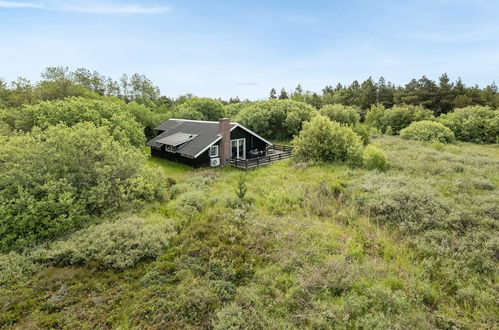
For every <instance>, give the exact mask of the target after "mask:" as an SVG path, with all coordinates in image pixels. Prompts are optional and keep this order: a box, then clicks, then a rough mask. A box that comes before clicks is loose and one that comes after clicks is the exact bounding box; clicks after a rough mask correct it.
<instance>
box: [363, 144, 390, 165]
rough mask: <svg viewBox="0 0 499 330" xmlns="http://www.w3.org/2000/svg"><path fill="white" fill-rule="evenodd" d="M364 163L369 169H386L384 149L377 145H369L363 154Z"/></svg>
mask: <svg viewBox="0 0 499 330" xmlns="http://www.w3.org/2000/svg"><path fill="white" fill-rule="evenodd" d="M362 164H363V165H364V166H365V167H366V168H367V169H368V170H380V171H384V170H386V167H387V161H386V155H385V153H384V152H383V150H381V149H379V148H377V147H375V146H372V145H370V146H367V147H366V148H365V149H364V152H363V154H362Z"/></svg>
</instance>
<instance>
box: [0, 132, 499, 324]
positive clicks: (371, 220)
mask: <svg viewBox="0 0 499 330" xmlns="http://www.w3.org/2000/svg"><path fill="white" fill-rule="evenodd" d="M373 146H376V147H377V148H382V149H383V150H384V151H385V153H386V158H387V159H388V162H389V164H390V167H389V168H387V169H386V170H385V171H366V170H365V169H363V168H350V167H347V166H345V165H341V164H338V163H334V164H327V163H321V164H320V165H313V164H306V165H300V163H295V162H293V161H289V160H286V161H282V162H278V163H275V164H273V165H270V166H268V167H264V168H260V169H258V170H255V171H251V172H248V173H247V174H246V175H245V177H244V179H242V176H241V173H240V172H239V171H238V170H236V169H231V168H224V169H222V170H216V171H214V170H201V171H196V172H190V173H187V175H185V176H184V177H178V176H177V179H176V183H174V184H173V185H172V186H170V188H168V189H167V193H166V194H167V196H168V197H167V199H168V200H167V201H165V202H155V203H152V204H150V205H149V206H148V207H147V208H145V209H144V210H143V211H141V212H139V215H137V216H136V217H124V218H121V219H118V220H115V221H113V222H109V223H107V222H106V223H103V224H101V225H96V226H92V227H90V228H88V229H83V230H81V231H79V232H77V233H75V234H73V235H70V236H68V237H67V238H62V239H60V240H57V241H55V242H53V243H50V244H48V245H47V246H42V247H40V248H39V249H38V250H34V251H33V252H28V253H24V254H19V253H17V254H16V253H10V254H4V255H3V256H2V258H1V260H2V263H3V264H2V265H3V266H2V267H3V268H2V270H4V269H5V270H6V271H5V272H3V273H5V275H3V277H2V283H10V284H9V285H7V284H5V285H4V286H3V287H1V290H2V295H1V296H2V298H1V299H2V302H3V304H2V305H0V306H3V307H1V308H2V313H0V314H1V315H2V318H0V321H1V322H2V323H1V324H2V325H16V326H20V327H26V326H31V327H33V326H42V325H43V326H45V327H104V326H111V325H112V326H121V327H146V328H147V327H166V328H172V327H174V328H187V327H190V328H206V327H208V328H212V327H213V328H217V329H222V328H227V327H230V326H234V327H242V328H269V327H273V328H279V327H280V328H320V327H324V328H348V327H354V328H357V327H359V328H361V327H363V328H486V327H491V326H492V327H493V325H494V324H495V323H496V321H497V317H496V315H497V313H496V312H497V307H496V304H495V298H496V296H495V293H494V276H495V274H497V270H498V269H497V262H496V260H495V250H496V245H497V244H496V239H495V236H496V235H495V233H496V232H497V226H496V222H497V217H498V212H497V211H498V210H497V200H498V198H499V196H498V195H497V183H498V177H497V167H498V162H499V160H498V159H497V152H496V150H495V147H494V146H477V145H471V144H460V143H458V144H451V145H445V144H435V143H426V142H418V141H406V140H403V139H400V138H398V137H384V138H381V139H375V140H374V141H373ZM370 149H373V148H372V147H371V148H370ZM164 165H165V166H166V167H165V170H166V171H167V169H168V166H170V165H169V164H168V163H167V162H165V163H164ZM291 183H292V184H291ZM241 185H243V186H244V187H245V189H243V190H245V192H244V194H242V195H243V198H244V199H247V200H248V202H247V203H243V204H239V203H233V202H232V201H234V199H239V197H238V196H239V195H241V194H239V193H238V191H239V192H240V191H241V189H240V188H238V187H240V186H241ZM192 195H198V197H196V198H195V199H196V200H197V201H198V202H199V205H201V206H200V207H199V208H196V210H195V211H193V210H194V209H191V207H192V205H193V204H192V203H191V202H190V201H191V200H193V199H192V198H191V196H192ZM186 196H190V197H186ZM198 202H196V205H198ZM186 208H187V209H189V210H190V211H188V212H186V211H185V210H186ZM137 218H138V219H137ZM128 222H129V223H128ZM130 227H132V228H133V230H127V228H130ZM146 233H147V234H146ZM108 237H109V238H108ZM110 237H115V239H110ZM127 237H129V239H128V238H127ZM159 237H163V238H162V239H161V238H159ZM118 238H119V239H118ZM120 240H124V241H123V243H124V248H122V249H118V251H117V250H116V249H115V248H114V245H113V244H117V245H119V244H121V243H120ZM128 240H130V242H143V243H140V244H138V245H136V244H135V243H132V244H126V242H128ZM147 242H150V243H147ZM148 244H152V245H148ZM117 245H116V246H117ZM139 246H140V249H136V248H135V247H139ZM139 251H140V252H142V253H144V255H143V256H142V255H137V253H138V252H139ZM81 256H86V257H85V258H83V257H81ZM106 260H111V261H110V263H108V262H106ZM115 260H116V262H118V263H117V265H118V266H117V268H119V269H120V271H119V272H116V271H113V270H112V269H114V268H115V266H114V262H115ZM123 260H124V261H123ZM23 273H25V274H31V275H28V276H26V275H22V274H23ZM7 274H8V275H7ZM40 292H48V294H46V295H40ZM95 302H98V303H95Z"/></svg>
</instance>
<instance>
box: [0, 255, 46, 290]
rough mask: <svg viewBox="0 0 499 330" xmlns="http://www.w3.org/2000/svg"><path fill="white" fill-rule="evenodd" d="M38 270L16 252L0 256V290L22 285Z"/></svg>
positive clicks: (25, 257) (37, 267)
mask: <svg viewBox="0 0 499 330" xmlns="http://www.w3.org/2000/svg"><path fill="white" fill-rule="evenodd" d="M39 269H40V267H39V266H38V265H37V264H35V263H34V262H33V261H32V260H31V258H29V257H27V256H25V255H22V254H19V253H16V252H10V253H7V254H0V289H1V288H7V287H10V286H13V285H16V284H19V283H22V282H23V281H25V280H26V279H27V278H29V276H31V275H32V274H33V273H34V272H36V271H37V270H39Z"/></svg>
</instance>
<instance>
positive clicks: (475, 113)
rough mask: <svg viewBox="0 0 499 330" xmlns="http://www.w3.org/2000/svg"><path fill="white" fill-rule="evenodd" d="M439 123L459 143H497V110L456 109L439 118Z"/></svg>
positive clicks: (473, 107) (498, 113)
mask: <svg viewBox="0 0 499 330" xmlns="http://www.w3.org/2000/svg"><path fill="white" fill-rule="evenodd" d="M439 121H440V122H441V123H442V124H444V125H445V126H447V127H449V128H450V129H451V130H452V132H454V134H455V136H456V138H457V139H458V140H461V141H468V142H475V143H498V142H499V110H497V109H496V110H493V109H491V108H490V107H480V106H470V107H466V108H460V109H456V110H454V111H453V112H451V113H448V114H445V115H442V116H440V117H439Z"/></svg>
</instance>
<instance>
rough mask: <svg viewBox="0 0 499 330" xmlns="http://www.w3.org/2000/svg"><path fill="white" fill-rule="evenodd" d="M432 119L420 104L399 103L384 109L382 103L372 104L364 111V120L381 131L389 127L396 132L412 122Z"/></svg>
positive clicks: (429, 112) (431, 115)
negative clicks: (399, 104)
mask: <svg viewBox="0 0 499 330" xmlns="http://www.w3.org/2000/svg"><path fill="white" fill-rule="evenodd" d="M432 119H433V114H432V112H431V111H430V110H428V109H425V108H423V107H421V106H414V105H401V106H394V107H393V108H389V109H385V107H383V106H382V105H373V106H372V107H371V109H369V110H368V111H367V113H366V118H365V122H366V124H368V125H369V126H372V127H375V128H377V129H379V130H380V131H382V132H386V131H387V130H388V129H390V131H391V132H392V134H398V133H399V132H400V130H402V129H403V128H406V127H407V126H409V125H410V124H411V123H412V122H415V121H421V120H432Z"/></svg>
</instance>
